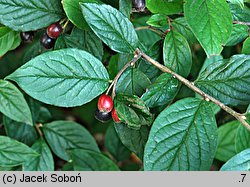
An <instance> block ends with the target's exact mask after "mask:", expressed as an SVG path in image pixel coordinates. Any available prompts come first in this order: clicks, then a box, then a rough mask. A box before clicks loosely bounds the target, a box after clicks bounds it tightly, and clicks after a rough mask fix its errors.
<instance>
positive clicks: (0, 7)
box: [0, 0, 64, 31]
mask: <svg viewBox="0 0 250 187" xmlns="http://www.w3.org/2000/svg"><path fill="white" fill-rule="evenodd" d="M63 17H64V14H63V10H62V6H61V3H60V1H58V0H50V1H48V0H39V1H34V0H12V1H6V0H0V22H1V23H2V24H4V25H6V26H8V27H10V28H12V29H13V30H16V31H32V30H37V29H41V28H43V27H46V26H48V25H49V24H51V23H54V22H56V21H58V20H60V19H61V18H63Z"/></svg>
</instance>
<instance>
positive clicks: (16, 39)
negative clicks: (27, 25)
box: [10, 32, 22, 51]
mask: <svg viewBox="0 0 250 187" xmlns="http://www.w3.org/2000/svg"><path fill="white" fill-rule="evenodd" d="M21 42H22V40H21V37H20V33H19V32H15V36H14V42H13V43H12V46H11V48H10V51H11V50H14V49H16V48H17V47H19V46H20V44H21Z"/></svg>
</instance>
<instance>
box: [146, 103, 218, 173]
mask: <svg viewBox="0 0 250 187" xmlns="http://www.w3.org/2000/svg"><path fill="white" fill-rule="evenodd" d="M216 128H217V127H216V121H215V116H214V114H213V111H212V109H211V108H210V106H209V105H208V104H207V102H206V101H204V100H201V99H197V98H186V99H183V100H179V101H178V102H176V103H174V104H173V105H171V106H170V107H168V108H166V109H165V110H164V111H163V112H162V113H161V114H160V115H159V116H158V117H157V118H156V120H155V122H154V124H153V126H152V128H151V131H150V134H149V139H148V142H147V144H146V147H145V154H144V169H145V170H209V168H210V166H211V165H212V162H213V159H214V156H215V151H216V146H217V132H216Z"/></svg>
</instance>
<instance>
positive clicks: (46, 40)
mask: <svg viewBox="0 0 250 187" xmlns="http://www.w3.org/2000/svg"><path fill="white" fill-rule="evenodd" d="M55 41H56V40H55V39H53V38H50V37H49V36H48V35H47V34H46V33H44V35H43V36H42V37H41V39H40V43H41V45H42V46H43V47H44V48H46V49H51V48H53V47H54V45H55Z"/></svg>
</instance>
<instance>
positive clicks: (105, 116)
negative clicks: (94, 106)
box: [95, 110, 111, 123]
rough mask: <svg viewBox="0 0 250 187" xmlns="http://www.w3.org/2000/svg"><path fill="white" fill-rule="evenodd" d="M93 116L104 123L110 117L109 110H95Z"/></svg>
mask: <svg viewBox="0 0 250 187" xmlns="http://www.w3.org/2000/svg"><path fill="white" fill-rule="evenodd" d="M95 118H96V119H97V120H99V121H100V122H102V123H105V122H107V121H109V120H110V119H111V114H110V112H101V111H100V110H96V112H95Z"/></svg>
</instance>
